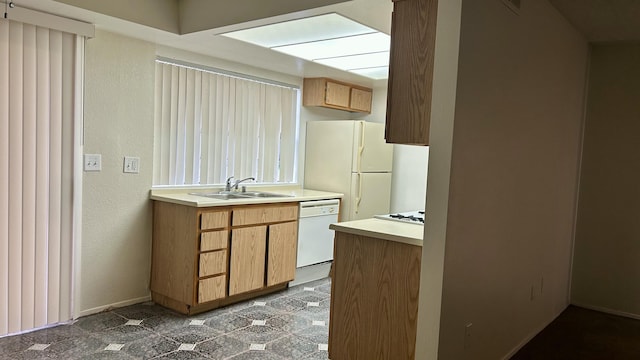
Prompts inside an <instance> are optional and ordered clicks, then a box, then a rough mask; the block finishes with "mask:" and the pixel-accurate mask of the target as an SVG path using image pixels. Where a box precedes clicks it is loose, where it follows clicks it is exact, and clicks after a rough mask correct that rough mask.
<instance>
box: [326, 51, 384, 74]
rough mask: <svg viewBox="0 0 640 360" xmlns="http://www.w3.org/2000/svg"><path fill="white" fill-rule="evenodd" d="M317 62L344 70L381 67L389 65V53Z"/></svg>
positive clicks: (343, 57)
mask: <svg viewBox="0 0 640 360" xmlns="http://www.w3.org/2000/svg"><path fill="white" fill-rule="evenodd" d="M316 62H317V63H320V64H324V65H327V66H331V67H334V68H338V69H342V70H351V69H362V68H372V67H381V66H388V65H389V52H388V51H384V52H379V53H373V54H360V55H352V56H342V57H335V58H331V59H319V60H316Z"/></svg>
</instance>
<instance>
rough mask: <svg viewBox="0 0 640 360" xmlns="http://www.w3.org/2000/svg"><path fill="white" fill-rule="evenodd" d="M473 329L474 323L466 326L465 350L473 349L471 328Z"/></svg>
mask: <svg viewBox="0 0 640 360" xmlns="http://www.w3.org/2000/svg"><path fill="white" fill-rule="evenodd" d="M472 327H473V323H468V324H467V325H465V326H464V349H465V350H467V349H469V348H471V328H472Z"/></svg>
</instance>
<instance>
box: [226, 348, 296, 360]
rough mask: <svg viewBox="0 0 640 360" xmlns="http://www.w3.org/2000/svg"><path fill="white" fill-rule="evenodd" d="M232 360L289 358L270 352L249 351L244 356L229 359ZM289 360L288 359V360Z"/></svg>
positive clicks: (281, 359) (279, 359) (276, 359)
mask: <svg viewBox="0 0 640 360" xmlns="http://www.w3.org/2000/svg"><path fill="white" fill-rule="evenodd" d="M229 359H230V360H285V359H287V358H283V357H280V356H278V355H276V354H274V353H272V352H270V351H266V350H264V351H247V352H244V353H242V354H239V355H236V356H234V357H231V358H229ZM287 360H288V359H287Z"/></svg>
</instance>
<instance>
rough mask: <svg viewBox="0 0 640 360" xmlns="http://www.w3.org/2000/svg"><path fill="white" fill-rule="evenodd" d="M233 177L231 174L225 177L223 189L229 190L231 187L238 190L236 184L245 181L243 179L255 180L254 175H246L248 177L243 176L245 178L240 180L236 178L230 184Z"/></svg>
mask: <svg viewBox="0 0 640 360" xmlns="http://www.w3.org/2000/svg"><path fill="white" fill-rule="evenodd" d="M233 178H234V177H233V176H229V177H228V178H227V182H226V184H225V186H224V191H231V189H234V190H238V185H240V183H241V182H245V181H248V180H254V181H255V179H256V178H254V177H248V178H245V179H242V180H237V181H236V182H234V183H233V185H232V184H231V179H233Z"/></svg>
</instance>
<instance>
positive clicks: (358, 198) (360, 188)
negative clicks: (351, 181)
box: [355, 173, 362, 214]
mask: <svg viewBox="0 0 640 360" xmlns="http://www.w3.org/2000/svg"><path fill="white" fill-rule="evenodd" d="M357 194H358V196H356V211H355V213H356V214H357V213H358V212H359V211H360V201H361V200H362V175H361V174H360V173H358V193H357Z"/></svg>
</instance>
